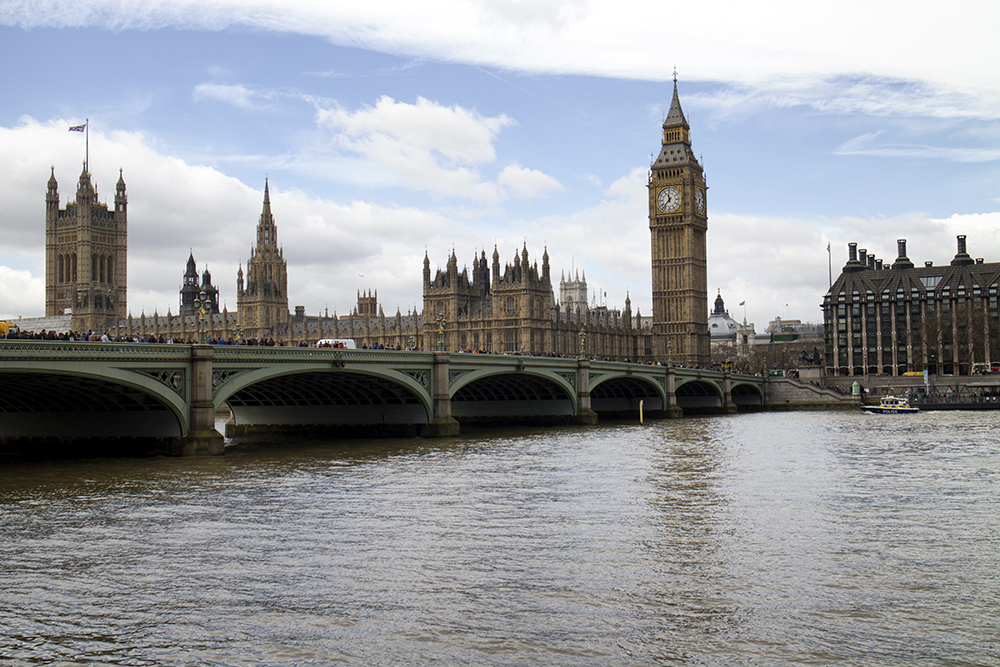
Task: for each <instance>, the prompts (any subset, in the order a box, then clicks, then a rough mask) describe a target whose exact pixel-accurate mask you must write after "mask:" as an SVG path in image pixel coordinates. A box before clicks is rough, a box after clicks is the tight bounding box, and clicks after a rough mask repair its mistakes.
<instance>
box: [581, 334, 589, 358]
mask: <svg viewBox="0 0 1000 667" xmlns="http://www.w3.org/2000/svg"><path fill="white" fill-rule="evenodd" d="M580 358H581V359H586V358H587V331H586V330H585V329H584V328H583V327H580Z"/></svg>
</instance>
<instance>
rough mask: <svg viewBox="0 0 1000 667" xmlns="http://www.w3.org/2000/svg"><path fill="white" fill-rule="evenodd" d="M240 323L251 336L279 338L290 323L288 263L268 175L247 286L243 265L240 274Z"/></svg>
mask: <svg viewBox="0 0 1000 667" xmlns="http://www.w3.org/2000/svg"><path fill="white" fill-rule="evenodd" d="M236 303H237V308H238V309H239V316H240V326H241V327H242V328H243V332H244V335H245V336H246V337H248V338H275V337H276V336H277V335H278V332H279V329H280V328H281V327H283V326H284V325H287V324H288V318H289V313H288V267H287V266H286V265H285V258H284V253H283V251H282V249H281V247H280V246H279V245H278V228H277V226H276V225H275V224H274V216H272V215H271V196H270V194H269V192H268V183H267V179H266V178H265V179H264V209H263V211H262V212H261V214H260V222H258V223H257V245H256V247H251V248H250V259H248V260H247V273H246V287H245V288H244V284H243V269H242V268H240V271H239V273H238V274H237V278H236Z"/></svg>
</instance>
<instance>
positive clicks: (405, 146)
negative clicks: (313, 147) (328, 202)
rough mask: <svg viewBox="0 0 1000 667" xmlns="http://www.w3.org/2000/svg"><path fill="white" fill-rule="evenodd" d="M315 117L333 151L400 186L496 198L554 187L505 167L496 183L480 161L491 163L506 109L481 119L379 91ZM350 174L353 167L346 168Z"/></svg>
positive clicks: (547, 179)
mask: <svg viewBox="0 0 1000 667" xmlns="http://www.w3.org/2000/svg"><path fill="white" fill-rule="evenodd" d="M316 116H317V123H318V124H319V126H320V127H321V128H326V129H329V130H331V131H333V132H334V136H333V139H332V141H331V149H332V150H335V151H336V150H339V151H343V152H347V153H349V154H354V155H356V156H358V157H359V158H360V159H361V161H362V165H361V167H360V170H361V171H363V172H371V171H374V169H373V167H372V165H374V166H376V167H377V171H378V173H379V174H381V180H382V181H384V179H385V177H386V175H389V176H390V177H393V178H395V179H396V180H397V182H398V183H399V184H400V185H403V186H405V187H408V188H411V189H414V190H427V191H429V192H431V193H433V194H436V195H441V196H449V197H461V198H468V199H472V200H475V201H478V202H484V203H487V204H495V203H497V202H499V201H502V200H503V199H505V198H507V197H508V196H516V197H523V198H530V197H538V196H542V195H545V194H548V193H551V192H554V191H557V190H559V189H560V187H561V186H560V185H559V182H558V181H557V180H556V179H554V178H552V177H551V176H547V175H546V174H543V173H542V172H540V171H537V170H532V169H528V168H525V167H521V166H520V165H509V166H508V167H506V168H505V169H504V170H503V171H501V173H500V174H499V175H498V179H497V181H496V182H493V181H490V180H488V179H486V178H485V177H484V176H483V175H482V174H481V173H480V171H479V168H480V167H483V166H488V165H492V164H493V163H495V161H496V150H495V148H494V142H495V141H496V139H497V135H498V134H499V132H500V130H502V129H503V128H504V127H507V126H510V125H512V124H514V120H513V119H512V118H510V117H508V116H505V115H502V114H501V115H499V116H493V117H486V116H482V115H481V114H479V113H478V112H476V111H475V110H471V109H465V108H462V107H460V106H451V107H447V106H443V105H440V104H438V103H436V102H432V101H430V100H427V99H424V98H422V97H418V98H417V101H416V103H415V104H408V103H406V102H397V101H396V100H393V99H392V98H390V97H387V96H382V97H381V98H379V100H378V101H377V102H376V104H375V106H370V107H364V108H362V109H358V110H356V111H349V110H347V109H344V108H342V107H339V106H333V107H318V108H317V111H316ZM348 171H350V172H355V171H357V169H351V170H348Z"/></svg>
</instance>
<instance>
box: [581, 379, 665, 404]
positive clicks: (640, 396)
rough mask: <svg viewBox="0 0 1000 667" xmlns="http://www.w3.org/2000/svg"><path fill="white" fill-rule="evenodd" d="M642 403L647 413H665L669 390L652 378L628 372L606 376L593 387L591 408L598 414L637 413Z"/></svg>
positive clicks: (594, 383)
mask: <svg viewBox="0 0 1000 667" xmlns="http://www.w3.org/2000/svg"><path fill="white" fill-rule="evenodd" d="M639 401H642V405H643V409H644V410H647V411H652V410H662V409H663V408H664V407H665V406H666V403H667V394H666V390H665V389H664V387H663V385H662V384H659V383H658V382H655V381H653V379H652V378H650V377H649V376H645V375H634V374H631V373H628V372H620V373H603V374H602V375H601V376H600V377H598V378H597V379H596V380H595V381H594V382H593V383H592V385H591V387H590V407H591V409H592V410H593V411H594V412H596V413H598V414H609V413H610V414H624V413H628V414H634V413H635V412H636V411H637V410H638V409H639Z"/></svg>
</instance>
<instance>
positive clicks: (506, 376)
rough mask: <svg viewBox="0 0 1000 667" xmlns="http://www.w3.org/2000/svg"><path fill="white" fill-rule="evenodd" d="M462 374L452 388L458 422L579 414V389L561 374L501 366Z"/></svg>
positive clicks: (452, 404)
mask: <svg viewBox="0 0 1000 667" xmlns="http://www.w3.org/2000/svg"><path fill="white" fill-rule="evenodd" d="M459 373H460V374H459V375H458V376H457V377H456V378H455V380H454V381H453V382H452V383H451V385H450V386H449V394H450V395H451V416H452V417H454V418H456V419H458V420H461V419H462V418H463V417H465V418H486V417H517V418H520V417H554V416H571V415H575V414H576V411H577V395H576V388H575V387H573V386H572V385H571V384H570V383H569V381H567V379H566V378H565V377H563V376H561V375H559V374H558V373H555V372H546V371H534V370H528V369H522V370H513V371H512V370H511V369H510V368H506V369H504V368H502V367H500V368H497V367H487V368H482V369H479V370H472V371H467V372H462V371H459Z"/></svg>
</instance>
